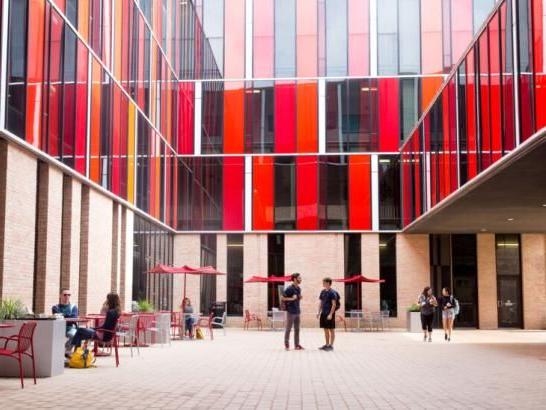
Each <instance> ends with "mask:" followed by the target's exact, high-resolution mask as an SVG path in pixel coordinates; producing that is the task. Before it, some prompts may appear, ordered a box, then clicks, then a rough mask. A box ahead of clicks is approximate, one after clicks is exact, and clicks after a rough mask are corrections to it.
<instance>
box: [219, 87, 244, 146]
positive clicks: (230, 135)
mask: <svg viewBox="0 0 546 410" xmlns="http://www.w3.org/2000/svg"><path fill="white" fill-rule="evenodd" d="M224 152H225V153H226V154H242V153H244V152H245V89H244V84H243V83H239V82H230V81H227V82H225V90H224Z"/></svg>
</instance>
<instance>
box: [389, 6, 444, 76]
mask: <svg viewBox="0 0 546 410" xmlns="http://www.w3.org/2000/svg"><path fill="white" fill-rule="evenodd" d="M419 2H420V0H399V3H398V7H399V11H398V12H399V13H400V18H399V20H398V25H399V33H400V35H399V41H400V44H399V50H400V67H399V70H398V72H399V73H400V74H419V73H420V71H421V49H420V44H421V31H420V24H419V21H420V14H421V13H420V8H419ZM438 51H439V50H438Z"/></svg>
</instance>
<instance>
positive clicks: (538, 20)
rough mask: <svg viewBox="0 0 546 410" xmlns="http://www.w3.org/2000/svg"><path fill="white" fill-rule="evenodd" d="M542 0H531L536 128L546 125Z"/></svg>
mask: <svg viewBox="0 0 546 410" xmlns="http://www.w3.org/2000/svg"><path fill="white" fill-rule="evenodd" d="M543 1H544V0H533V46H534V47H533V53H534V55H533V58H534V74H535V89H534V92H535V110H536V113H535V117H536V129H537V130H538V129H541V128H543V127H544V126H546V70H545V61H544V32H543V30H544V22H543V9H544V5H543V4H542V3H543Z"/></svg>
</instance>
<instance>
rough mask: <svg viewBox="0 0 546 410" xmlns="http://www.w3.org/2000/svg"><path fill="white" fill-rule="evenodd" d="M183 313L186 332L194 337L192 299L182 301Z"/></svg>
mask: <svg viewBox="0 0 546 410" xmlns="http://www.w3.org/2000/svg"><path fill="white" fill-rule="evenodd" d="M181 307H182V312H183V313H184V324H185V328H186V332H188V334H189V336H190V337H193V325H194V323H195V319H194V317H193V306H192V305H191V300H190V298H184V300H183V301H182V306H181Z"/></svg>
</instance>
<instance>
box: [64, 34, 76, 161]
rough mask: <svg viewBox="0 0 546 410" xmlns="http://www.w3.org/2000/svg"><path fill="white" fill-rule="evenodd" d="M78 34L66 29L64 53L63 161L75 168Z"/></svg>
mask: <svg viewBox="0 0 546 410" xmlns="http://www.w3.org/2000/svg"><path fill="white" fill-rule="evenodd" d="M75 100H76V34H74V32H73V31H72V30H71V29H70V28H68V26H66V27H65V30H64V52H63V103H62V104H63V110H62V118H63V124H62V130H63V132H62V136H63V137H62V144H61V146H62V161H63V162H64V163H65V164H66V165H68V166H69V167H72V168H73V167H74V142H75V141H74V137H75V135H74V133H75V118H76V111H75V108H76V101H75Z"/></svg>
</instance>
